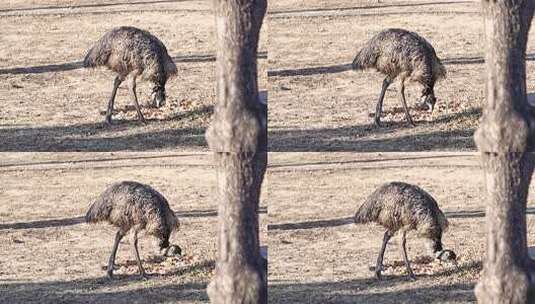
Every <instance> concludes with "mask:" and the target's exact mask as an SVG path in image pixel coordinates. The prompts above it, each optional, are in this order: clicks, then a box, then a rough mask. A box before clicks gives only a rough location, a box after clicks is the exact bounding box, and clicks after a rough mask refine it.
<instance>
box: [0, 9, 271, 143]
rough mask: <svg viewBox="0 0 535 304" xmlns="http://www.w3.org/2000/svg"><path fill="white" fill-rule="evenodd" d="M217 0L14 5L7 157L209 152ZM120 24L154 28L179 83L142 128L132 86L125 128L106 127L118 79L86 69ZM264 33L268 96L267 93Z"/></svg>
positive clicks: (1, 136)
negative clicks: (94, 49)
mask: <svg viewBox="0 0 535 304" xmlns="http://www.w3.org/2000/svg"><path fill="white" fill-rule="evenodd" d="M211 10H212V5H211V2H210V1H207V0H206V1H179V0H178V1H177V0H152V1H139V0H138V1H109V0H108V1H103V0H92V1H82V0H44V1H36V0H12V1H7V4H5V3H3V4H0V27H1V28H2V37H1V38H0V41H1V43H0V103H1V104H2V107H1V109H0V143H2V144H1V145H0V151H118V150H130V151H147V150H149V151H154V150H174V151H176V150H187V151H199V150H207V148H206V142H205V139H204V131H205V129H206V127H207V125H208V124H209V121H210V118H211V114H212V112H213V104H214V102H215V100H214V98H215V89H214V81H215V79H214V61H215V57H214V55H215V44H214V39H215V38H214V29H215V26H214V25H215V21H214V17H213V14H212V11H211ZM119 25H131V26H136V27H139V28H143V29H146V30H148V31H150V32H151V33H153V34H154V35H156V36H157V37H159V38H160V39H161V40H162V41H163V42H164V43H165V44H166V46H167V49H168V51H169V53H170V55H171V57H173V58H174V60H175V62H176V64H177V67H178V76H177V77H176V78H174V79H173V80H170V81H169V82H168V84H167V95H168V99H167V104H166V106H165V107H164V108H163V109H153V108H148V107H147V106H145V103H146V102H147V101H148V100H149V94H150V87H149V84H147V83H144V82H139V83H138V96H139V99H140V103H141V104H142V107H143V109H142V112H143V113H144V115H145V118H147V119H148V120H149V123H148V125H146V126H145V125H142V124H140V123H139V122H138V121H137V116H136V112H135V110H134V107H133V102H132V99H131V96H130V95H129V93H128V90H127V86H126V84H124V85H123V86H121V89H120V90H119V92H118V95H117V99H116V107H115V108H116V111H117V114H116V115H114V119H115V121H116V125H114V126H112V127H107V126H105V125H104V124H103V121H104V116H103V112H104V111H105V109H106V106H107V102H108V99H109V96H110V93H111V89H112V85H113V79H114V77H115V76H114V74H113V73H112V72H110V71H107V70H106V69H105V68H102V69H95V70H87V69H83V68H81V61H82V60H83V58H84V56H85V54H86V51H87V50H88V49H89V48H90V47H91V45H92V44H93V43H94V42H95V41H97V40H98V39H99V38H100V37H101V36H102V35H103V34H104V33H105V32H107V31H108V30H110V29H111V28H113V27H115V26H119ZM266 38H267V33H266V31H265V30H264V32H263V34H262V39H261V45H260V57H261V58H260V61H259V68H260V75H261V78H260V89H261V90H262V89H263V88H266V86H267V76H265V75H266V71H267V65H265V64H266V63H267V60H265V58H267V53H266V49H267V47H265V41H266V40H267V39H266Z"/></svg>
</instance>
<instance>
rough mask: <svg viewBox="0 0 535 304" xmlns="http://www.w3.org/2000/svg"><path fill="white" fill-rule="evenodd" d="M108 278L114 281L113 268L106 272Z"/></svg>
mask: <svg viewBox="0 0 535 304" xmlns="http://www.w3.org/2000/svg"><path fill="white" fill-rule="evenodd" d="M106 276H107V277H108V279H110V280H113V268H111V269H108V271H106Z"/></svg>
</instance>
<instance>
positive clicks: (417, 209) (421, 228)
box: [354, 182, 457, 280]
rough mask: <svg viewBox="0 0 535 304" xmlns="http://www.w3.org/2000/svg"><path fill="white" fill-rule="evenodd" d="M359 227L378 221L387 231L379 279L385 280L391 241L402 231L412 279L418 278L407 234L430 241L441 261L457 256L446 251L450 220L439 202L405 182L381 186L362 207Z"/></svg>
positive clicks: (377, 273)
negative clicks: (385, 261)
mask: <svg viewBox="0 0 535 304" xmlns="http://www.w3.org/2000/svg"><path fill="white" fill-rule="evenodd" d="M354 220H355V223H356V224H364V223H369V222H375V223H377V224H379V225H381V226H383V227H385V228H386V231H385V234H384V237H383V244H382V246H381V250H380V251H379V256H378V258H377V264H376V266H375V276H376V277H377V279H379V280H380V279H381V270H382V268H383V256H384V253H385V249H386V245H387V243H388V241H389V240H390V238H391V237H392V236H393V235H394V234H395V233H396V232H397V231H400V230H401V233H402V234H401V253H402V255H403V259H404V260H405V266H406V268H407V273H408V276H409V278H410V279H415V278H416V276H415V275H414V273H413V271H412V269H411V266H410V263H409V259H408V257H407V248H406V247H405V244H406V234H407V232H409V231H411V230H416V232H417V234H418V236H419V237H421V238H424V239H425V240H426V245H427V247H428V249H430V251H431V252H432V253H433V255H434V256H435V258H436V259H438V260H440V261H452V262H453V263H454V264H455V265H457V264H456V262H455V260H456V258H457V256H456V255H455V253H454V252H453V251H451V250H444V249H443V248H442V233H443V232H444V231H445V230H446V228H447V227H448V220H447V219H446V217H445V216H444V213H442V211H440V209H439V208H438V205H437V202H436V201H435V200H434V199H433V197H431V195H429V193H427V192H425V191H424V190H423V189H421V188H419V187H417V186H414V185H410V184H406V183H401V182H392V183H387V184H384V185H382V186H380V187H379V188H378V189H377V190H375V192H373V193H372V194H371V195H370V196H369V197H368V198H367V199H366V200H365V201H364V203H363V204H362V205H361V206H360V208H359V209H358V211H357V213H356V214H355V217H354Z"/></svg>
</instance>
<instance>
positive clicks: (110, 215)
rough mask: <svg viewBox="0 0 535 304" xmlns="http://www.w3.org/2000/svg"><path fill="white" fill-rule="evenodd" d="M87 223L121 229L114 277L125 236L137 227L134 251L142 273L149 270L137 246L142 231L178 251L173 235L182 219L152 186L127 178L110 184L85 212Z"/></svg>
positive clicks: (110, 268)
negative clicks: (143, 263) (144, 264)
mask: <svg viewBox="0 0 535 304" xmlns="http://www.w3.org/2000/svg"><path fill="white" fill-rule="evenodd" d="M85 221H86V222H87V223H98V222H107V223H109V224H111V225H113V226H115V227H117V228H119V231H117V234H116V236H115V243H114V245H113V250H112V253H111V256H110V259H109V262H108V270H107V274H108V277H110V278H111V277H112V276H113V265H114V262H115V254H116V252H117V248H118V247H119V242H120V241H121V239H122V238H123V237H124V236H125V235H126V234H127V233H128V232H129V231H130V230H133V241H134V253H135V255H136V259H137V263H138V268H139V272H140V274H141V276H143V277H144V276H145V270H144V269H143V266H142V265H141V259H140V258H139V250H138V247H137V242H138V233H139V232H141V231H145V232H146V233H147V234H149V235H152V236H154V237H156V238H158V239H159V240H160V243H159V246H160V249H161V250H164V249H165V250H166V251H167V250H169V249H171V250H174V249H175V248H173V247H176V246H175V245H173V246H170V245H169V237H170V236H171V233H172V232H173V230H175V229H178V227H179V222H178V219H177V218H176V216H175V213H174V212H173V210H171V208H170V207H169V204H168V203H167V200H166V199H165V198H164V197H163V196H162V195H161V194H160V193H158V191H156V190H154V189H153V188H152V187H150V186H148V185H144V184H140V183H137V182H130V181H123V182H120V183H115V184H113V185H111V186H110V187H108V188H107V189H106V190H105V191H104V192H103V193H102V194H101V195H100V196H99V197H98V198H97V199H96V201H95V202H93V203H92V204H91V206H90V207H89V210H88V211H87V213H86V215H85Z"/></svg>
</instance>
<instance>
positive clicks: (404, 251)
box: [401, 231, 416, 280]
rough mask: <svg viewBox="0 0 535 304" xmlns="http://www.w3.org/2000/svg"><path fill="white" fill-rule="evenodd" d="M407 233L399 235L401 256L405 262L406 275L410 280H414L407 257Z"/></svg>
mask: <svg viewBox="0 0 535 304" xmlns="http://www.w3.org/2000/svg"><path fill="white" fill-rule="evenodd" d="M406 243H407V232H405V231H403V234H402V235H401V254H403V259H404V260H405V266H406V267H407V273H408V275H409V278H410V279H411V280H415V279H416V276H415V275H414V272H412V269H411V264H410V263H409V258H408V257H407V247H406Z"/></svg>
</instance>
